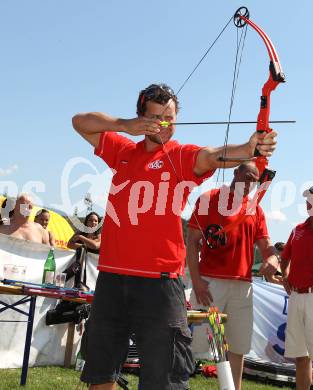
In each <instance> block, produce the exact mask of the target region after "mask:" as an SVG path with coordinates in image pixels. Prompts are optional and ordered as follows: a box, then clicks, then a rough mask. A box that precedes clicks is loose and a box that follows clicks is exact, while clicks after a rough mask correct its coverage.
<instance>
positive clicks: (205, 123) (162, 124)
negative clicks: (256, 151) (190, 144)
mask: <svg viewBox="0 0 313 390" xmlns="http://www.w3.org/2000/svg"><path fill="white" fill-rule="evenodd" d="M252 123H257V122H256V121H235V122H173V123H171V122H167V121H161V122H160V125H161V126H163V127H168V126H170V125H228V124H229V125H242V124H245V125H246V124H252ZM268 123H296V121H269V122H268Z"/></svg>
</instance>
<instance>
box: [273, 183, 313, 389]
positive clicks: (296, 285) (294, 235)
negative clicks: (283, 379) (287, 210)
mask: <svg viewBox="0 0 313 390" xmlns="http://www.w3.org/2000/svg"><path fill="white" fill-rule="evenodd" d="M303 195H304V196H305V197H306V198H307V201H306V204H307V211H308V214H309V218H308V219H307V220H306V221H305V222H304V223H301V224H299V225H297V226H296V227H295V228H294V229H293V231H292V232H291V234H290V237H289V239H288V241H287V243H286V245H285V247H284V250H283V252H282V254H281V264H280V268H281V272H282V275H283V285H284V287H285V289H286V292H287V293H288V295H290V297H289V301H288V317H287V332H286V343H285V356H286V357H290V358H295V359H296V382H297V389H299V390H300V389H301V390H309V389H310V386H311V383H312V358H313V207H312V204H313V187H311V188H309V189H308V190H306V191H304V194H303Z"/></svg>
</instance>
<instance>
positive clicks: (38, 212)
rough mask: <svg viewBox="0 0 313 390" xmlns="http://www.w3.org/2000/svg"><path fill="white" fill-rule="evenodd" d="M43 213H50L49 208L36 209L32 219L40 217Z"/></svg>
mask: <svg viewBox="0 0 313 390" xmlns="http://www.w3.org/2000/svg"><path fill="white" fill-rule="evenodd" d="M44 213H48V214H49V215H50V211H49V210H47V209H40V210H38V211H37V213H36V215H35V218H34V219H36V218H38V217H40V216H41V215H42V214H44Z"/></svg>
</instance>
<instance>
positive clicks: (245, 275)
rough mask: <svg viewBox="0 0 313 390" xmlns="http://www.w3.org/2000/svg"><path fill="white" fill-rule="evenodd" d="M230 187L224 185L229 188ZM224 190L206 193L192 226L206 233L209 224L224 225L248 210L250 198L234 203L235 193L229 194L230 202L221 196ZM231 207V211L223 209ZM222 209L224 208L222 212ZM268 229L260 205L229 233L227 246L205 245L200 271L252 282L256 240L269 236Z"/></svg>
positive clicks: (212, 275)
mask: <svg viewBox="0 0 313 390" xmlns="http://www.w3.org/2000/svg"><path fill="white" fill-rule="evenodd" d="M225 189H226V187H222V190H223V191H225ZM220 193H221V190H220V189H215V190H212V191H208V192H206V193H205V194H204V195H202V196H201V197H200V198H199V199H198V201H197V203H196V207H195V211H194V213H193V215H192V217H191V219H190V221H189V227H192V228H194V229H198V230H200V228H201V229H202V231H203V233H204V232H205V230H206V228H207V227H208V225H211V224H218V225H221V226H222V227H223V226H224V227H225V226H227V225H228V224H229V223H233V222H235V221H236V219H237V218H238V217H239V215H241V213H242V212H243V211H244V210H245V209H246V207H247V202H248V200H249V198H248V197H245V198H244V199H242V200H240V204H239V205H238V206H236V205H235V202H234V206H233V198H234V196H233V194H232V193H230V194H229V193H228V191H227V192H223V194H225V193H227V196H226V198H224V199H226V202H227V204H226V202H225V201H222V197H220ZM223 202H225V205H224V206H223ZM223 209H225V210H226V209H227V210H229V211H228V212H227V214H229V215H223V214H225V212H222V213H221V212H220V211H221V210H223ZM219 210H220V211H219ZM268 237H269V235H268V231H267V226H266V221H265V217H264V213H263V210H262V209H261V207H260V206H257V207H256V209H255V212H254V213H253V214H251V215H249V216H248V217H247V218H245V219H244V220H243V222H241V223H240V224H239V225H237V226H235V227H234V229H232V230H230V231H229V232H227V233H226V238H227V241H226V245H225V246H221V247H220V248H217V249H210V248H209V247H208V245H207V244H206V243H203V244H202V249H201V257H200V264H199V269H200V274H201V275H203V276H210V277H214V278H221V279H240V280H247V281H251V268H252V266H253V260H254V243H255V242H256V241H257V240H259V239H262V238H268Z"/></svg>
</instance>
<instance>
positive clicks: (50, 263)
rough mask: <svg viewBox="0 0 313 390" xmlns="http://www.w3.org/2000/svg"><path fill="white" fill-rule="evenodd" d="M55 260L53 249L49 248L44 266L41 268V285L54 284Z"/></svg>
mask: <svg viewBox="0 0 313 390" xmlns="http://www.w3.org/2000/svg"><path fill="white" fill-rule="evenodd" d="M54 278H55V260H54V248H52V247H51V249H50V251H49V253H48V257H47V260H46V261H45V265H44V266H43V275H42V284H52V285H53V284H54Z"/></svg>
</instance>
